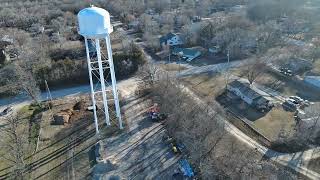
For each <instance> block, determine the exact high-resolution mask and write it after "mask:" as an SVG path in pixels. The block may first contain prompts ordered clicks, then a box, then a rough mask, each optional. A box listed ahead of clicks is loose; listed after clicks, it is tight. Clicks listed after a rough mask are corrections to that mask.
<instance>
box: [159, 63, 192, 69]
mask: <svg viewBox="0 0 320 180" xmlns="http://www.w3.org/2000/svg"><path fill="white" fill-rule="evenodd" d="M160 67H161V68H162V69H164V70H166V71H179V70H180V71H183V70H186V69H187V68H186V67H184V66H181V65H179V64H160Z"/></svg>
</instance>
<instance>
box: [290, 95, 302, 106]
mask: <svg viewBox="0 0 320 180" xmlns="http://www.w3.org/2000/svg"><path fill="white" fill-rule="evenodd" d="M289 99H292V100H294V101H295V102H298V103H299V104H301V103H303V102H304V100H303V99H302V98H301V97H299V96H290V97H289Z"/></svg>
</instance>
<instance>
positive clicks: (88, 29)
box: [78, 7, 123, 134]
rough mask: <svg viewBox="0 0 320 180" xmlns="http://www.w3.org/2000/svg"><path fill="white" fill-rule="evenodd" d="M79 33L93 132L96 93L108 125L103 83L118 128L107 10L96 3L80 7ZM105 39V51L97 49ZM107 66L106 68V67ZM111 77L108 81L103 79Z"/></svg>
mask: <svg viewBox="0 0 320 180" xmlns="http://www.w3.org/2000/svg"><path fill="white" fill-rule="evenodd" d="M78 22H79V34H80V35H82V36H83V37H84V39H85V46H86V54H87V62H88V70H89V79H90V86H91V99H92V105H93V106H92V108H93V114H94V122H95V127H96V133H97V134H98V133H99V122H98V112H97V111H98V110H97V106H96V105H97V95H99V94H102V102H103V106H104V108H101V109H102V112H103V113H104V115H105V122H106V124H107V125H111V119H110V114H109V113H110V111H109V106H108V101H109V100H108V97H107V90H106V86H107V85H110V86H111V87H112V94H113V100H114V104H115V110H116V117H117V118H118V123H119V128H120V129H122V128H123V125H122V119H121V111H120V105H119V98H118V90H117V81H116V76H115V70H114V64H113V58H112V48H111V40H110V33H112V32H113V27H112V25H111V23H110V15H109V13H108V12H107V11H106V10H104V9H102V8H98V7H89V8H85V9H83V10H81V11H80V12H79V14H78ZM103 41H105V44H106V50H107V52H106V53H107V55H105V53H103V52H102V51H101V42H103ZM108 70H109V71H108ZM105 72H108V75H107V76H106V73H105ZM109 76H110V77H111V84H110V83H109V82H108V81H107V78H108V77H109ZM94 78H96V79H97V80H98V82H99V84H98V86H96V85H95V84H94Z"/></svg>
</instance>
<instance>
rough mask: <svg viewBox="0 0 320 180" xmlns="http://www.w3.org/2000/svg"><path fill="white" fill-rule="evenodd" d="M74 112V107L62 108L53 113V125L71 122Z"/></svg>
mask: <svg viewBox="0 0 320 180" xmlns="http://www.w3.org/2000/svg"><path fill="white" fill-rule="evenodd" d="M72 114H73V109H67V110H62V111H60V112H58V113H56V114H55V115H53V121H52V123H51V124H52V125H65V124H70V123H71V122H70V119H71V116H72Z"/></svg>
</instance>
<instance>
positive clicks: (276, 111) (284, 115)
mask: <svg viewBox="0 0 320 180" xmlns="http://www.w3.org/2000/svg"><path fill="white" fill-rule="evenodd" d="M293 116H294V113H293V112H287V111H285V110H283V109H282V107H275V108H273V109H272V110H271V111H270V112H269V113H267V114H266V115H265V116H263V117H261V118H259V119H257V120H256V121H255V122H254V126H255V127H256V128H257V129H259V130H260V132H261V133H262V134H264V135H265V136H267V137H268V138H269V139H270V140H272V141H273V140H277V138H278V137H279V135H281V134H282V135H283V136H285V137H290V136H292V135H293V133H294V127H295V125H296V122H295V120H294V117H293Z"/></svg>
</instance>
